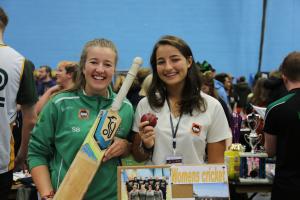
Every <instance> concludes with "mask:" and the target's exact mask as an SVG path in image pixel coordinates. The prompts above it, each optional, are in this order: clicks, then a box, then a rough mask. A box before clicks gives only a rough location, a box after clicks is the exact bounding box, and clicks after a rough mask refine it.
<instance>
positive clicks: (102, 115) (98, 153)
mask: <svg viewBox="0 0 300 200" xmlns="http://www.w3.org/2000/svg"><path fill="white" fill-rule="evenodd" d="M141 64H142V59H141V58H140V57H136V58H134V60H133V64H132V66H131V68H130V70H129V72H128V74H127V76H126V78H125V81H124V83H123V84H122V86H121V89H120V90H119V92H118V94H117V96H116V97H115V99H114V102H113V103H112V106H111V108H110V109H109V110H101V111H100V112H99V114H98V116H97V118H96V120H95V122H94V123H93V125H92V127H91V129H90V130H89V132H88V134H87V136H86V138H85V140H84V142H83V144H82V145H81V147H80V149H79V151H78V153H77V154H76V156H75V159H74V160H73V162H72V164H71V166H70V168H69V170H68V171H67V174H66V175H65V177H64V179H63V181H62V183H61V185H60V186H59V188H58V190H57V192H56V194H55V196H54V200H67V199H72V200H77V199H78V200H80V199H83V197H84V194H85V193H86V191H87V189H88V187H89V184H90V183H91V181H92V180H93V178H94V176H95V174H96V172H97V170H98V168H99V167H100V165H101V162H102V159H103V157H104V154H105V151H106V149H107V148H108V147H109V145H110V144H111V142H112V139H113V137H114V135H115V134H116V131H117V129H118V127H119V125H120V123H121V120H122V119H121V117H120V116H119V114H118V110H119V109H120V107H121V105H122V102H123V99H124V98H125V97H126V95H127V93H128V90H129V88H130V87H131V84H132V82H133V80H134V79H135V76H136V74H137V71H138V69H139V67H140V65H141ZM116 173H117V172H116Z"/></svg>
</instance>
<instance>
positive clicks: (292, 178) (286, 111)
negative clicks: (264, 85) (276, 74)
mask: <svg viewBox="0 0 300 200" xmlns="http://www.w3.org/2000/svg"><path fill="white" fill-rule="evenodd" d="M263 131H264V132H266V133H268V134H271V135H276V136H277V144H276V172H275V180H274V187H275V188H276V190H275V189H274V188H273V192H276V193H277V194H280V195H292V194H295V195H296V194H298V193H297V192H296V191H297V190H299V188H300V167H299V165H298V164H296V163H298V161H297V160H298V156H299V155H300V148H299V144H300V88H296V89H293V90H291V91H289V93H288V94H287V95H286V96H284V97H283V98H281V99H279V100H277V101H275V102H273V103H271V104H270V105H269V106H268V108H267V112H266V117H265V125H264V129H263ZM287 193H289V194H287ZM274 196H275V195H273V194H272V199H273V197H274ZM285 197H286V196H285ZM278 198H279V197H278Z"/></svg>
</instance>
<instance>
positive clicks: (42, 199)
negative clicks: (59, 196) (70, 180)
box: [41, 190, 55, 200]
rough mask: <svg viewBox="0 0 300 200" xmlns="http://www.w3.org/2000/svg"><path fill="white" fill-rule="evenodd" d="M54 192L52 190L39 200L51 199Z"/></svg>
mask: <svg viewBox="0 0 300 200" xmlns="http://www.w3.org/2000/svg"><path fill="white" fill-rule="evenodd" d="M54 194H55V192H54V191H53V190H52V191H51V192H50V193H49V194H47V195H44V196H42V197H41V200H47V199H52V198H53V197H54Z"/></svg>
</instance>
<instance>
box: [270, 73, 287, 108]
mask: <svg viewBox="0 0 300 200" xmlns="http://www.w3.org/2000/svg"><path fill="white" fill-rule="evenodd" d="M264 87H265V88H266V89H268V90H269V91H270V92H269V94H268V99H267V104H268V105H269V104H270V103H272V102H274V101H276V100H278V99H280V98H281V97H284V96H285V95H287V93H288V91H287V89H286V87H285V85H284V83H283V79H282V77H281V72H280V71H278V70H275V71H272V72H270V74H269V77H268V79H267V80H266V81H265V82H264Z"/></svg>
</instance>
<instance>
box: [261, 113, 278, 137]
mask: <svg viewBox="0 0 300 200" xmlns="http://www.w3.org/2000/svg"><path fill="white" fill-rule="evenodd" d="M266 113H267V114H266V118H265V124H264V128H263V131H264V132H266V133H268V134H271V135H276V133H279V132H280V130H279V128H278V125H280V124H281V122H280V120H278V119H277V118H276V113H275V108H272V109H271V110H267V111H266Z"/></svg>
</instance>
